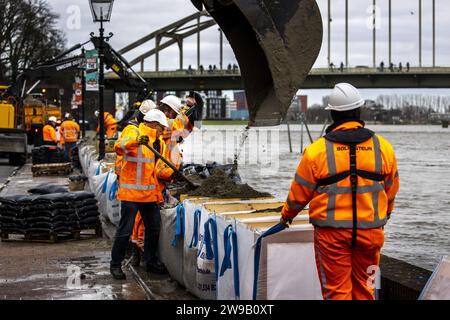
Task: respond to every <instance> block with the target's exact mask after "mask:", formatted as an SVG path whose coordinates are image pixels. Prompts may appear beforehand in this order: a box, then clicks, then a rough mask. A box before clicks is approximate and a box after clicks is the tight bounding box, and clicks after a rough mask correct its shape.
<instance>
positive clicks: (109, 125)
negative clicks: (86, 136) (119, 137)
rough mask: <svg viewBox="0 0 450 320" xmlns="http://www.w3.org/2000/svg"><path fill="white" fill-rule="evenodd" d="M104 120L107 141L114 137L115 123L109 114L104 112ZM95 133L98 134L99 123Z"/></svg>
mask: <svg viewBox="0 0 450 320" xmlns="http://www.w3.org/2000/svg"><path fill="white" fill-rule="evenodd" d="M103 114H104V117H103V118H104V119H105V134H106V138H107V139H111V138H112V137H114V134H115V133H116V131H117V121H116V119H115V118H114V117H113V115H112V114H111V113H109V112H104V113H103ZM97 133H100V123H99V124H98V126H97Z"/></svg>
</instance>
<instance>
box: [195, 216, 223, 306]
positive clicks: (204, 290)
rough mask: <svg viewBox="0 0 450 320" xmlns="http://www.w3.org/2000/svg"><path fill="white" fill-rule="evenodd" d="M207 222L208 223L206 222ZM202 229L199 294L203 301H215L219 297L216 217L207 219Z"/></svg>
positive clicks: (197, 293)
mask: <svg viewBox="0 0 450 320" xmlns="http://www.w3.org/2000/svg"><path fill="white" fill-rule="evenodd" d="M205 220H206V221H205ZM205 220H203V221H205V223H201V226H202V228H201V229H200V234H201V237H200V239H201V243H200V248H199V249H198V256H197V292H196V293H195V294H196V295H197V296H198V297H199V298H201V299H207V300H213V299H216V297H217V276H218V266H219V257H218V235H217V223H216V219H215V217H214V216H210V217H208V218H207V219H205Z"/></svg>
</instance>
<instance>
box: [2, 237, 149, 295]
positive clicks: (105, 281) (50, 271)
mask: <svg viewBox="0 0 450 320" xmlns="http://www.w3.org/2000/svg"><path fill="white" fill-rule="evenodd" d="M110 248H111V244H110V242H109V241H108V240H106V239H102V238H94V239H90V240H80V241H68V242H63V243H55V244H43V243H27V242H1V243H0V252H1V253H2V254H1V258H0V270H1V271H0V299H8V300H10V299H12V300H41V299H42V300H60V299H63V300H71V299H75V300H119V299H120V300H121V299H126V300H144V299H147V296H146V294H145V292H144V291H143V290H142V288H141V287H140V286H139V284H138V283H137V282H136V281H135V280H134V278H133V275H132V274H131V273H130V272H128V271H126V274H127V280H125V281H116V280H113V279H111V275H110V274H109V258H110Z"/></svg>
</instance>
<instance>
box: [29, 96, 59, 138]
mask: <svg viewBox="0 0 450 320" xmlns="http://www.w3.org/2000/svg"><path fill="white" fill-rule="evenodd" d="M23 110H24V116H25V117H24V125H25V130H26V132H27V135H28V141H30V142H33V143H32V144H34V145H35V146H38V145H40V144H41V143H42V141H41V140H42V130H43V128H44V126H45V124H46V123H47V121H48V119H49V118H50V117H52V116H54V117H55V118H56V119H57V124H61V120H62V112H61V107H59V106H55V105H52V104H46V101H45V99H44V97H43V95H42V94H41V93H35V94H30V95H28V96H27V97H26V98H25V99H24V100H23Z"/></svg>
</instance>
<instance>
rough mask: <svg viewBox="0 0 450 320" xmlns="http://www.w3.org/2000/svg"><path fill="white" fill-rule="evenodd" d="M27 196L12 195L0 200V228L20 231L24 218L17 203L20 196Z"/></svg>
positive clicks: (22, 227) (8, 230)
mask: <svg viewBox="0 0 450 320" xmlns="http://www.w3.org/2000/svg"><path fill="white" fill-rule="evenodd" d="M23 197H27V196H14V197H8V198H2V199H1V200H0V230H2V231H5V232H14V233H16V232H22V231H23V229H24V223H25V221H24V219H23V215H22V208H21V207H19V206H18V205H17V201H18V200H19V199H20V198H23Z"/></svg>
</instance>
